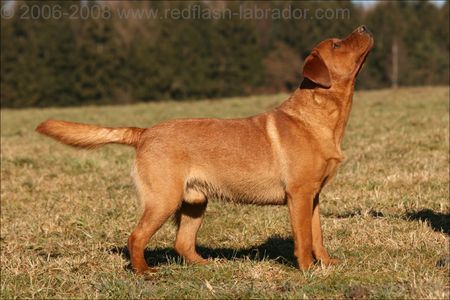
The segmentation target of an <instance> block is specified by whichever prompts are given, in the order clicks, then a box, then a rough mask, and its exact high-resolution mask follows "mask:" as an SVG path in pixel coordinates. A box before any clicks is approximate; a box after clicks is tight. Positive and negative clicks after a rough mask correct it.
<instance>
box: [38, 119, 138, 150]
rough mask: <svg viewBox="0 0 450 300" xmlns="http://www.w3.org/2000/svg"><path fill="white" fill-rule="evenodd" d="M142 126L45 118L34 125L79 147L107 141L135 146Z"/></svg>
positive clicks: (62, 140)
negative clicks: (108, 124) (121, 125)
mask: <svg viewBox="0 0 450 300" xmlns="http://www.w3.org/2000/svg"><path fill="white" fill-rule="evenodd" d="M144 130H145V129H144V128H137V127H118V128H110V127H99V126H95V125H88V124H81V123H74V122H67V121H59V120H47V121H45V122H42V123H41V124H39V125H38V127H36V131H37V132H39V133H42V134H45V135H47V136H49V137H51V138H54V139H55V140H58V141H60V142H62V143H64V144H67V145H71V146H74V147H79V148H90V149H92V148H96V147H99V146H102V145H105V144H109V143H116V144H125V145H129V146H133V147H135V148H136V147H137V145H138V143H139V141H140V138H141V135H142V133H143V132H144Z"/></svg>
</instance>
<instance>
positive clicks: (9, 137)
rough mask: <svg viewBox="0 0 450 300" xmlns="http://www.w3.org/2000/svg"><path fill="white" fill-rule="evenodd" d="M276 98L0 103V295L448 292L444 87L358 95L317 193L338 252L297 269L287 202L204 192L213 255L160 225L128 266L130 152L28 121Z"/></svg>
mask: <svg viewBox="0 0 450 300" xmlns="http://www.w3.org/2000/svg"><path fill="white" fill-rule="evenodd" d="M285 97H286V95H276V96H258V97H249V98H233V99H226V100H223V101H222V100H217V101H207V100H205V101H198V102H182V103H181V102H164V103H151V104H138V105H130V106H103V107H82V108H67V109H61V108H58V109H56V108H54V109H53V108H49V109H25V110H17V111H16V110H6V109H4V110H2V111H1V146H2V147H1V179H2V183H1V237H0V242H1V295H0V296H1V297H0V298H3V299H4V298H24V297H27V298H140V297H151V298H163V297H168V298H318V297H329V298H331V297H332V298H344V297H347V298H358V297H373V298H433V299H435V298H447V299H448V297H449V295H450V286H449V264H450V262H449V234H450V229H449V218H450V215H449V213H450V204H449V186H448V184H449V144H448V139H449V89H448V87H433V88H431V87H424V88H408V89H399V90H397V91H391V90H381V91H366V92H358V93H356V95H355V99H354V106H353V111H352V113H351V118H350V122H349V125H348V127H347V132H346V136H345V142H344V145H343V149H344V153H345V155H346V157H347V158H346V160H345V162H344V163H343V164H342V166H341V168H340V170H339V172H338V175H337V177H336V178H335V180H334V181H333V182H332V183H331V184H330V185H329V186H327V187H326V188H325V190H324V192H323V194H322V198H321V201H322V207H321V209H322V214H323V216H324V217H323V219H322V220H323V228H324V234H325V241H326V245H327V247H328V249H329V251H330V254H331V255H332V256H333V257H336V258H338V259H340V261H341V263H340V264H339V265H337V266H334V267H328V268H321V267H320V266H317V267H316V268H314V269H313V270H311V271H309V272H306V273H302V272H300V271H299V270H298V269H296V268H295V266H294V260H293V256H292V255H293V254H292V252H293V241H292V239H291V234H290V225H289V219H288V214H287V208H286V207H283V206H267V207H258V206H240V205H235V204H223V203H217V202H215V201H211V202H210V204H209V206H208V210H207V212H206V218H205V220H204V223H203V226H202V228H201V229H200V233H199V239H198V242H199V252H200V253H201V254H203V255H204V256H207V257H209V259H210V260H211V264H210V265H207V266H187V265H185V264H184V263H183V261H182V259H181V258H180V257H178V256H177V255H176V254H175V253H174V251H173V249H172V247H173V242H174V239H175V227H174V225H173V224H172V223H171V222H168V223H167V224H166V225H165V226H164V227H163V228H162V229H161V230H160V231H159V232H158V233H157V234H156V236H155V237H154V238H153V239H152V240H151V241H150V243H149V245H148V248H147V252H146V258H147V261H148V262H149V263H150V264H151V265H156V266H158V267H159V269H160V271H159V272H158V273H156V274H154V275H153V276H152V277H151V278H146V279H144V278H142V277H139V276H136V275H134V274H133V273H132V272H131V271H130V269H129V258H128V256H127V251H126V241H127V238H128V235H129V233H130V232H131V230H132V228H133V227H134V225H135V224H136V222H137V219H138V217H139V214H138V212H139V205H138V202H137V201H136V200H135V199H136V197H135V191H134V187H133V184H132V180H131V178H130V176H129V174H130V169H131V164H132V159H133V156H134V150H133V149H132V148H127V147H124V146H114V145H113V146H106V147H104V148H101V149H98V150H95V151H85V150H74V149H72V148H70V147H67V146H64V145H61V144H58V143H56V142H54V141H52V140H50V139H47V138H44V137H42V136H39V135H38V134H36V133H35V132H34V131H33V130H34V127H35V126H36V125H37V124H38V123H39V122H40V121H42V120H45V119H47V118H58V119H66V120H73V121H80V122H91V123H100V124H104V125H110V126H116V125H117V126H120V125H134V126H142V127H146V126H150V125H152V124H155V123H157V122H159V121H161V120H165V119H169V118H179V117H202V116H203V117H226V118H230V117H240V116H247V115H251V114H255V113H257V112H260V111H263V110H267V109H270V108H271V107H274V106H275V105H277V104H278V103H280V102H281V101H283V100H284V98H285ZM149 279H150V280H149Z"/></svg>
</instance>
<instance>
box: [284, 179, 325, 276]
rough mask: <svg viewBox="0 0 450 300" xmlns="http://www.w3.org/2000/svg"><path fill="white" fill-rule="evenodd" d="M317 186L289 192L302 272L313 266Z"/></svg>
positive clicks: (291, 189)
mask: <svg viewBox="0 0 450 300" xmlns="http://www.w3.org/2000/svg"><path fill="white" fill-rule="evenodd" d="M317 190H318V187H317V185H315V184H309V185H302V186H297V187H292V188H290V189H288V190H287V196H288V207H289V215H290V218H291V225H292V234H293V236H294V254H295V256H296V257H297V262H298V266H299V267H300V269H301V270H302V271H306V270H308V269H309V268H310V267H311V266H312V264H313V256H312V213H313V199H314V195H315V194H316V192H317Z"/></svg>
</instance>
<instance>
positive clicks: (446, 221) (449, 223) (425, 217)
mask: <svg viewBox="0 0 450 300" xmlns="http://www.w3.org/2000/svg"><path fill="white" fill-rule="evenodd" d="M406 220H412V221H418V220H420V221H427V222H428V224H430V226H431V228H433V230H435V231H439V232H441V231H442V232H444V233H445V234H447V235H450V214H448V213H447V214H443V213H436V212H434V211H432V210H431V209H422V210H419V211H413V212H407V213H406Z"/></svg>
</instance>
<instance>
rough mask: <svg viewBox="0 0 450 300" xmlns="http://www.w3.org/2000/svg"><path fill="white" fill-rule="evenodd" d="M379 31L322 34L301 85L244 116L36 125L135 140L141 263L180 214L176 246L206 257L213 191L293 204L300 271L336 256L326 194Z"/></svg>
mask: <svg viewBox="0 0 450 300" xmlns="http://www.w3.org/2000/svg"><path fill="white" fill-rule="evenodd" d="M373 44H374V39H373V36H372V34H371V33H370V32H369V30H368V29H367V28H366V27H365V26H364V25H362V26H360V27H358V28H357V29H356V30H354V31H353V32H352V33H351V34H350V35H349V36H348V37H346V38H345V39H342V40H340V39H335V38H333V39H328V40H325V41H323V42H321V43H319V44H318V45H317V46H316V47H315V48H314V49H313V50H312V52H311V54H310V55H309V56H308V57H307V58H306V59H305V62H304V66H303V77H304V80H303V81H302V83H301V85H300V87H299V88H298V89H296V90H295V91H294V93H293V94H292V95H291V96H290V97H289V98H288V99H287V100H286V101H285V102H283V103H282V104H281V105H280V106H278V107H276V108H275V109H273V110H271V111H269V112H265V113H262V114H259V115H256V116H252V117H248V118H242V119H207V118H205V119H178V120H170V121H165V122H162V123H159V124H157V125H155V126H153V127H150V128H147V129H144V128H136V127H122V128H108V127H99V126H94V125H87V124H80V123H73V122H66V121H58V120H47V121H45V122H43V123H41V124H40V125H38V127H37V128H36V130H37V131H38V132H39V133H42V134H44V135H47V136H50V137H52V138H54V139H56V140H58V141H60V142H62V143H65V144H68V145H71V146H75V147H80V148H95V147H98V146H101V145H104V144H108V143H118V144H125V145H129V146H133V147H134V148H135V149H136V158H135V161H134V180H135V183H136V186H137V191H138V194H139V196H140V199H141V202H142V207H143V214H142V216H141V218H140V220H139V222H138V224H137V226H136V227H135V229H134V230H133V232H132V233H131V235H130V237H129V239H128V249H129V252H130V258H131V264H132V267H133V269H134V271H135V272H137V273H145V272H147V271H154V270H150V269H149V267H148V265H147V263H146V261H145V258H144V249H145V246H146V244H147V242H148V240H149V239H150V238H151V237H152V236H153V235H154V234H155V232H156V231H157V230H158V229H159V228H160V227H161V226H162V225H163V224H164V223H165V222H166V220H167V219H169V218H170V217H171V216H173V215H175V219H176V222H177V225H178V231H177V236H176V240H175V250H176V251H177V252H178V253H179V254H180V255H181V256H183V257H184V258H185V259H186V261H187V262H190V263H199V264H204V263H207V260H205V259H204V258H202V257H201V256H200V255H199V254H198V253H197V252H196V249H195V246H196V236H197V231H198V229H199V228H200V225H201V223H202V218H203V215H204V212H205V210H206V206H207V202H208V200H209V199H223V200H225V201H235V202H240V203H253V204H259V205H266V204H275V205H284V204H287V205H288V209H289V215H290V220H291V225H292V234H293V238H294V254H295V257H296V258H297V262H298V266H299V268H300V269H301V270H308V269H309V268H310V267H311V266H312V265H313V263H314V260H316V261H319V262H321V263H322V264H324V265H330V264H333V263H335V262H336V261H335V260H334V259H331V258H330V256H329V255H328V252H327V250H326V249H325V247H324V245H323V238H322V230H321V225H320V216H319V194H320V192H321V190H322V188H323V187H324V185H325V184H326V183H328V182H329V181H330V179H331V178H332V177H333V176H334V175H335V173H336V171H337V167H338V166H339V164H340V163H341V161H342V160H343V154H342V150H341V142H342V139H343V136H344V131H345V127H346V124H347V121H348V119H349V114H350V110H351V106H352V98H353V91H354V86H355V80H356V76H357V75H358V73H359V71H360V69H361V67H362V65H363V63H364V61H365V59H366V57H367V55H368V53H369V52H370V50H371V49H372V47H373Z"/></svg>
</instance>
